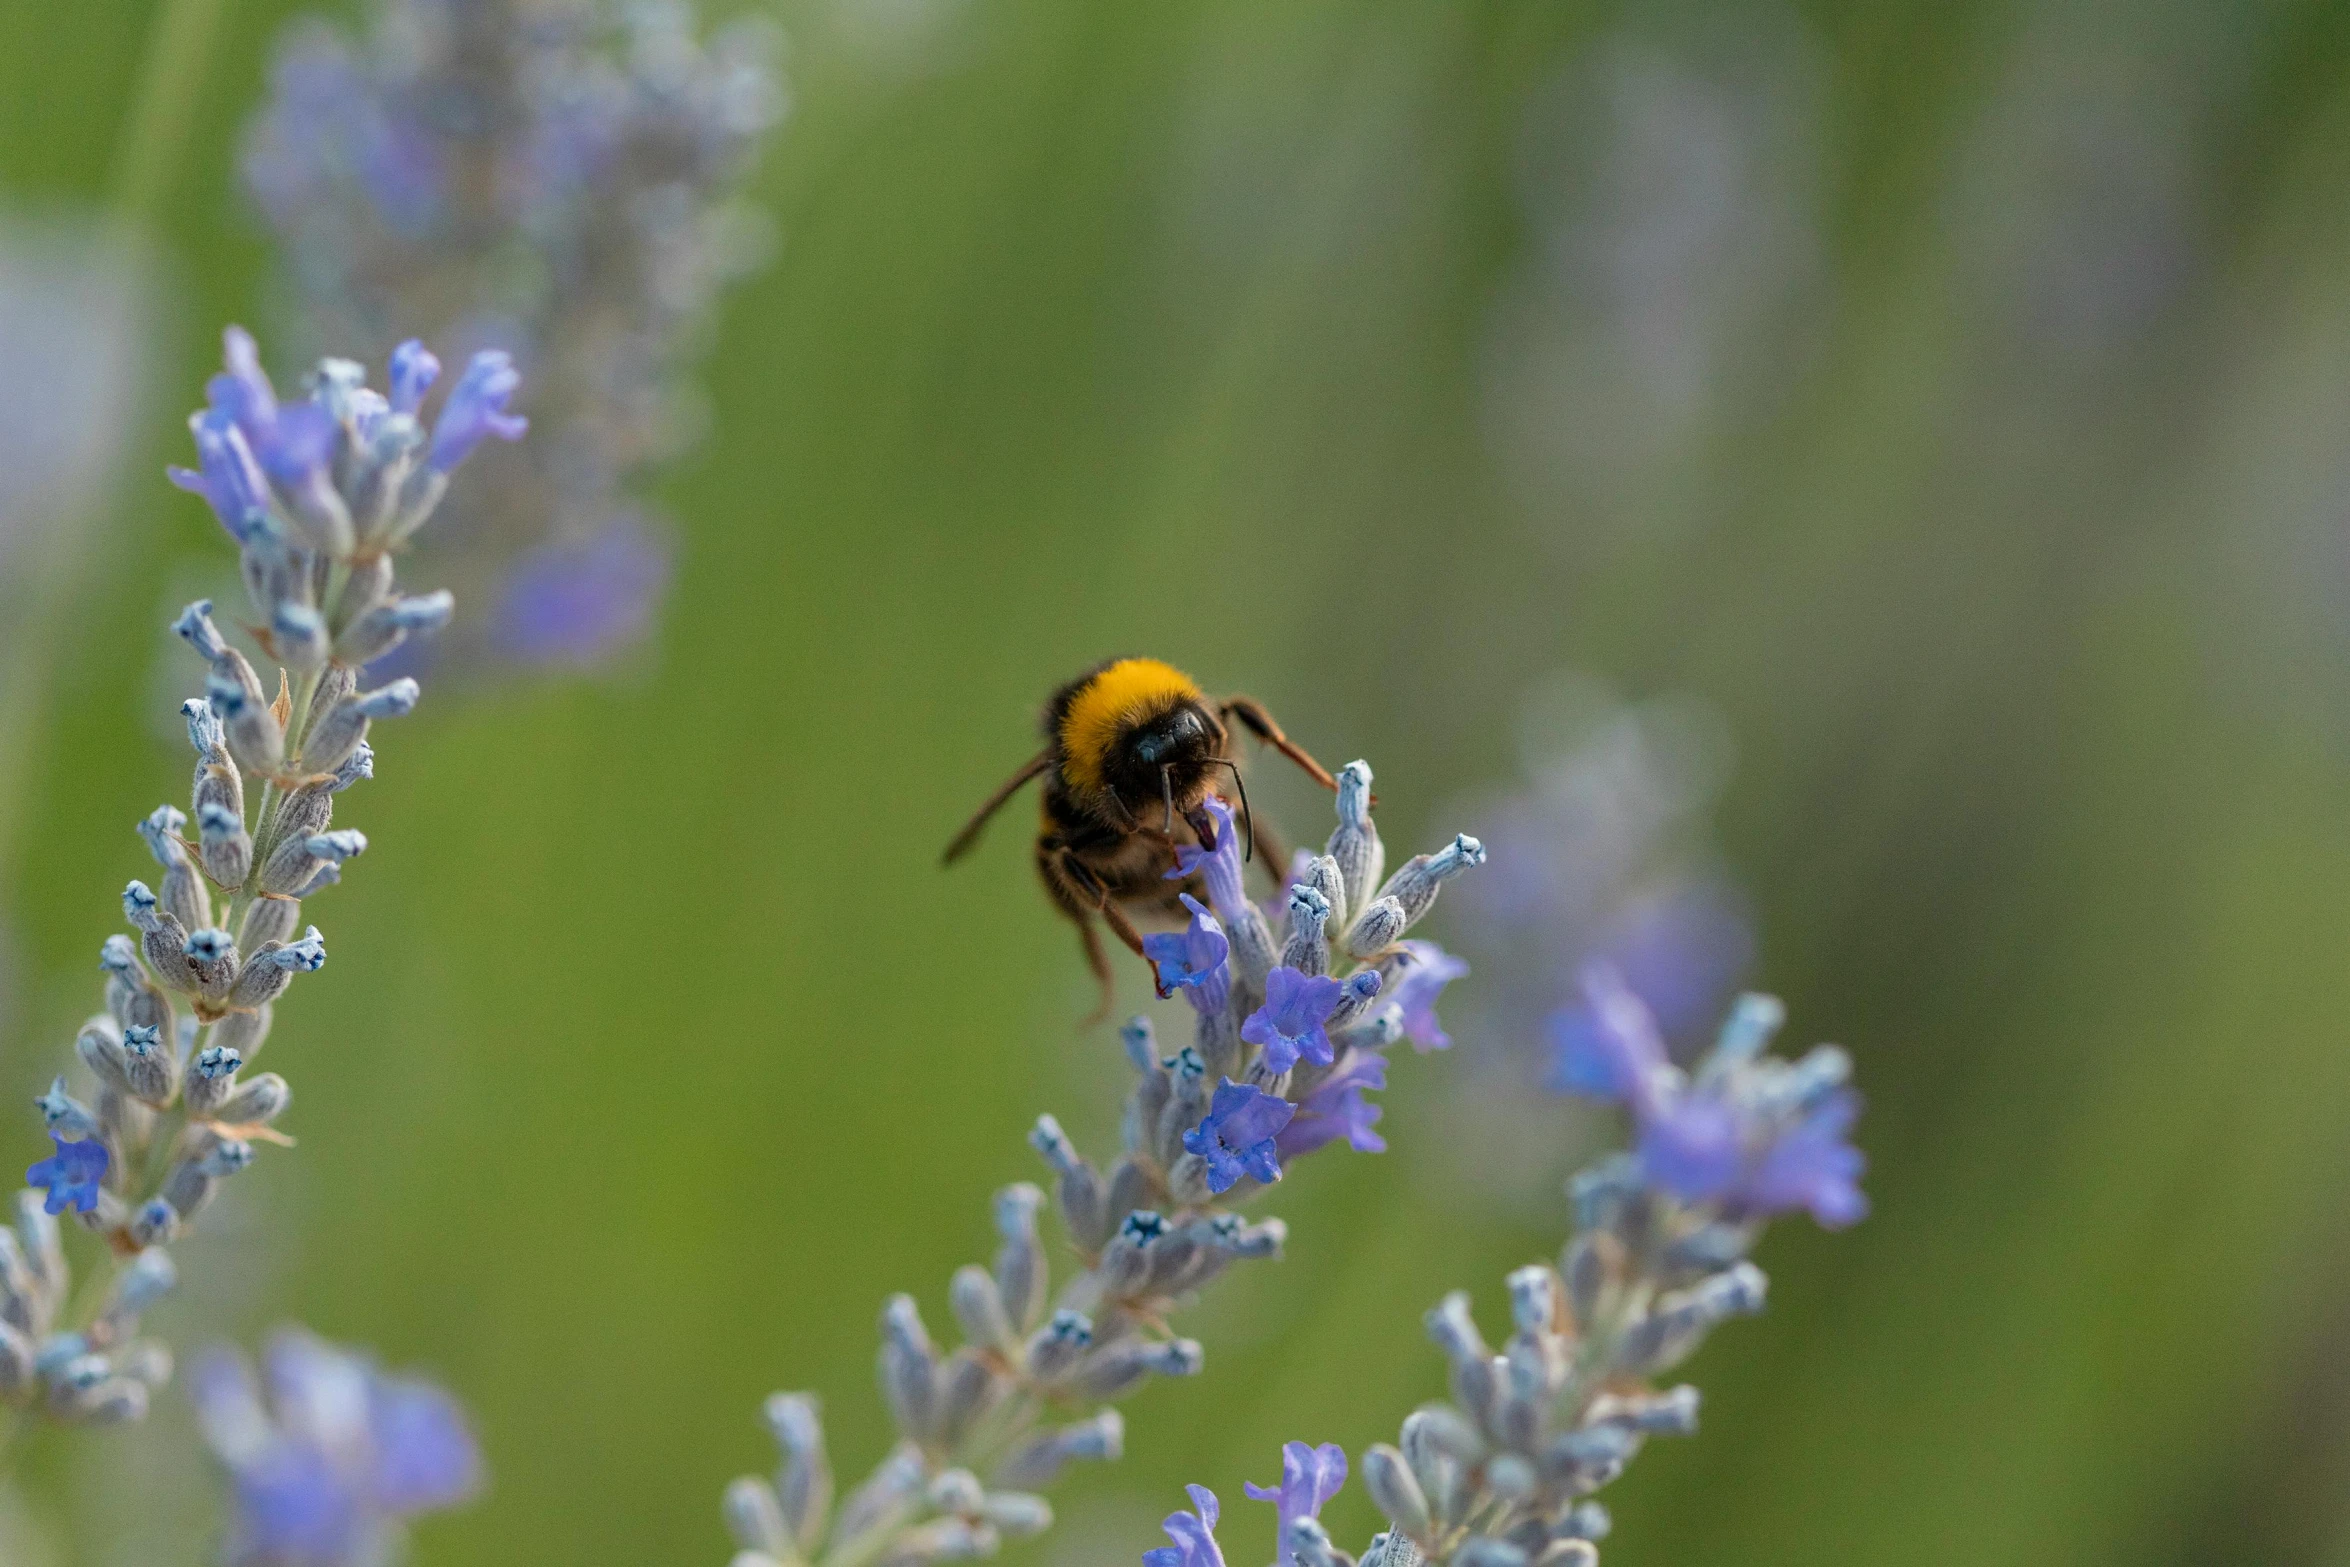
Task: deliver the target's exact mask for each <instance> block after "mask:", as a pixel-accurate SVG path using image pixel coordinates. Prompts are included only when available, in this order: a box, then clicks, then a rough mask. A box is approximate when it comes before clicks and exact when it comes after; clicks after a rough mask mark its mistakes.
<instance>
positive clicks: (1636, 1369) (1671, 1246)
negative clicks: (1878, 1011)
mask: <svg viewBox="0 0 2350 1567" xmlns="http://www.w3.org/2000/svg"><path fill="white" fill-rule="evenodd" d="M1586 985H1587V989H1588V993H1589V1001H1590V1007H1591V1012H1592V1015H1593V1016H1594V1017H1595V1018H1596V1019H1597V1023H1596V1026H1594V1027H1592V1028H1590V1029H1585V1030H1579V1031H1576V1032H1574V1033H1571V1034H1568V1035H1565V1036H1563V1037H1562V1038H1561V1039H1560V1041H1559V1053H1560V1060H1559V1063H1558V1064H1559V1075H1560V1077H1561V1080H1562V1081H1564V1082H1565V1083H1567V1084H1568V1085H1569V1086H1571V1087H1572V1089H1573V1090H1574V1091H1575V1092H1578V1093H1581V1094H1585V1095H1588V1096H1590V1097H1594V1098H1599V1099H1604V1100H1609V1101H1612V1102H1615V1103H1618V1104H1622V1105H1624V1106H1625V1107H1627V1108H1628V1109H1629V1110H1630V1111H1631V1115H1632V1121H1633V1126H1634V1134H1635V1135H1634V1142H1633V1147H1632V1150H1631V1151H1630V1152H1628V1153H1624V1154H1620V1155H1617V1156H1615V1157H1613V1158H1610V1159H1607V1160H1604V1161H1602V1162H1601V1163H1600V1164H1598V1165H1596V1166H1594V1167H1593V1168H1591V1169H1589V1170H1586V1171H1585V1172H1584V1173H1583V1174H1582V1175H1580V1176H1578V1177H1576V1179H1575V1181H1574V1183H1573V1185H1572V1187H1571V1191H1572V1193H1573V1196H1574V1201H1575V1218H1576V1234H1575V1237H1574V1239H1573V1240H1571V1241H1570V1242H1568V1244H1567V1247H1566V1250H1565V1252H1564V1253H1563V1254H1562V1256H1561V1257H1560V1259H1559V1262H1558V1265H1557V1266H1555V1267H1553V1266H1550V1265H1547V1264H1539V1263H1538V1264H1535V1265H1534V1266H1531V1267H1526V1268H1520V1269H1519V1270H1518V1271H1517V1272H1515V1273H1513V1274H1511V1275H1510V1278H1509V1290H1510V1316H1511V1321H1512V1325H1513V1331H1512V1333H1511V1335H1510V1337H1509V1338H1508V1339H1507V1340H1506V1341H1504V1343H1503V1344H1502V1345H1501V1347H1500V1348H1499V1349H1498V1350H1496V1349H1494V1348H1492V1347H1490V1346H1489V1345H1488V1344H1487V1343H1486V1342H1485V1339H1484V1336H1483V1335H1482V1334H1481V1333H1480V1332H1479V1330H1478V1327H1477V1323H1476V1321H1475V1319H1474V1318H1473V1317H1472V1316H1471V1315H1470V1310H1469V1297H1468V1296H1467V1295H1466V1294H1465V1293H1458V1294H1454V1295H1451V1296H1448V1297H1446V1299H1445V1300H1444V1302H1443V1303H1442V1304H1441V1305H1439V1306H1438V1307H1437V1308H1436V1309H1435V1310H1434V1311H1431V1312H1430V1313H1429V1314H1428V1319H1427V1320H1428V1332H1429V1336H1430V1337H1431V1338H1433V1339H1434V1340H1435V1341H1436V1343H1437V1346H1438V1347H1439V1348H1440V1349H1442V1350H1443V1351H1444V1354H1445V1358H1446V1359H1447V1360H1449V1361H1450V1362H1451V1365H1452V1378H1451V1380H1452V1399H1451V1401H1450V1402H1448V1403H1437V1404H1430V1405H1428V1406H1426V1407H1425V1408H1422V1409H1420V1410H1417V1411H1415V1412H1414V1413H1413V1414H1412V1415H1411V1416H1410V1417H1409V1418H1407V1419H1406V1420H1405V1421H1404V1423H1403V1430H1402V1432H1401V1435H1400V1437H1399V1440H1398V1442H1397V1443H1396V1444H1395V1445H1393V1446H1389V1445H1386V1444H1378V1445H1374V1446H1373V1447H1371V1448H1370V1449H1369V1450H1368V1451H1366V1452H1365V1453H1364V1455H1363V1461H1362V1475H1363V1483H1364V1486H1365V1488H1366V1489H1367V1490H1369V1492H1370V1493H1371V1499H1372V1501H1373V1502H1374V1503H1375V1504H1377V1506H1378V1508H1379V1510H1380V1511H1381V1512H1382V1513H1384V1514H1385V1515H1386V1516H1387V1517H1388V1519H1389V1520H1390V1527H1389V1528H1388V1529H1387V1531H1386V1532H1384V1533H1382V1534H1380V1535H1378V1536H1376V1537H1375V1538H1374V1539H1373V1540H1372V1541H1371V1544H1370V1547H1369V1548H1368V1549H1367V1550H1366V1551H1365V1552H1364V1554H1363V1557H1362V1560H1361V1563H1360V1567H1418V1564H1420V1563H1422V1562H1428V1563H1443V1564H1450V1567H1594V1564H1596V1563H1597V1562H1598V1560H1599V1547H1598V1545H1597V1544H1596V1542H1597V1541H1598V1540H1599V1539H1601V1538H1602V1537H1604V1536H1605V1535H1606V1534H1607V1532H1608V1523H1609V1520H1608V1514H1607V1509H1606V1508H1604V1507H1602V1506H1601V1505H1600V1504H1599V1503H1598V1502H1596V1501H1593V1500H1591V1499H1590V1498H1591V1496H1592V1493H1594V1492H1596V1491H1598V1490H1599V1489H1600V1488H1601V1487H1602V1486H1605V1485H1607V1484H1608V1483H1609V1482H1610V1481H1612V1480H1614V1479H1615V1478H1616V1477H1617V1476H1618V1475H1620V1474H1621V1473H1623V1470H1624V1466H1625V1465H1626V1464H1628V1463H1629V1462H1631V1460H1632V1459H1633V1457H1634V1456H1636V1455H1637V1454H1638V1453H1639V1451H1640V1447H1641V1444H1642V1443H1643V1442H1645V1441H1646V1440H1647V1439H1648V1438H1649V1437H1651V1436H1686V1435H1689V1434H1691V1433H1692V1432H1694V1431H1695V1430H1696V1429H1697V1409H1698V1395H1697V1389H1696V1388H1694V1387H1690V1386H1687V1385H1682V1386H1677V1387H1672V1388H1666V1389H1662V1390H1659V1389H1658V1388H1657V1387H1656V1386H1655V1385H1654V1380H1653V1379H1654V1378H1655V1377H1657V1376H1658V1375H1659V1374H1661V1373H1663V1372H1666V1371H1670V1370H1671V1369H1672V1368H1673V1367H1675V1366H1677V1365H1679V1364H1680V1363H1681V1362H1682V1361H1684V1360H1686V1359H1687V1358H1688V1357H1689V1356H1690V1355H1692V1354H1694V1353H1695V1352H1696V1350H1697V1347H1698V1345H1699V1344H1701V1343H1702V1342H1703V1341H1704V1339H1705V1337H1706V1335H1707V1334H1708V1333H1709V1332H1710V1331H1711V1330H1712V1329H1713V1328H1714V1327H1715V1326H1716V1325H1717V1324H1719V1323H1721V1322H1723V1321H1726V1320H1727V1319H1729V1318H1731V1317H1735V1316H1746V1315H1751V1314H1753V1313H1755V1312H1758V1311H1760V1310H1762V1307H1763V1296H1764V1290H1765V1282H1766V1281H1765V1280H1764V1277H1763V1273H1762V1270H1761V1269H1759V1268H1757V1267H1756V1266H1755V1265H1754V1264H1753V1263H1751V1262H1749V1261H1747V1260H1746V1258H1747V1253H1748V1252H1749V1251H1751V1250H1752V1249H1753V1246H1754V1244H1755V1242H1756V1241H1757V1240H1758V1239H1759V1238H1760V1236H1761V1234H1762V1231H1763V1227H1764V1225H1765V1224H1766V1223H1767V1221H1768V1220H1769V1219H1770V1218H1771V1217H1772V1216H1774V1215H1776V1214H1782V1213H1788V1212H1793V1211H1797V1210H1806V1211H1809V1212H1810V1213H1811V1215H1812V1216H1813V1217H1814V1218H1815V1219H1817V1220H1818V1221H1819V1222H1820V1223H1821V1224H1824V1225H1827V1226H1829V1227H1831V1228H1838V1227H1841V1226H1843V1225H1847V1224H1851V1223H1854V1222H1856V1221H1857V1220H1858V1219H1860V1218H1861V1217H1862V1215H1863V1214H1864V1213H1866V1211H1867V1202H1866V1200H1865V1199H1864V1198H1863V1197H1862V1196H1861V1194H1860V1189H1859V1186H1858V1185H1857V1182H1858V1179H1859V1176H1860V1172H1861V1166H1862V1159H1861V1155H1860V1152H1859V1151H1858V1150H1857V1149H1855V1148H1854V1147H1852V1146H1851V1144H1850V1143H1848V1142H1847V1141H1846V1140H1845V1139H1846V1136H1847V1134H1848V1133H1849V1132H1850V1131H1851V1129H1852V1123H1853V1119H1854V1117H1855V1116H1856V1115H1857V1114H1858V1111H1859V1101H1858V1100H1857V1099H1856V1098H1855V1097H1854V1095H1853V1094H1852V1092H1851V1090H1849V1089H1848V1088H1846V1087H1845V1080H1846V1078H1847V1077H1848V1076H1849V1074H1850V1070H1851V1063H1850V1061H1849V1060H1848V1059H1847V1058H1846V1056H1845V1054H1844V1052H1843V1051H1841V1050H1838V1049H1836V1048H1835V1047H1834V1046H1832V1045H1822V1046H1820V1047H1818V1048H1817V1049H1815V1050H1813V1051H1811V1052H1810V1053H1809V1054H1807V1055H1805V1056H1804V1057H1802V1058H1801V1059H1800V1060H1796V1061H1783V1060H1777V1059H1774V1058H1771V1057H1769V1056H1766V1055H1764V1054H1763V1051H1764V1048H1765V1047H1766V1046H1767V1045H1768V1044H1769V1043H1770V1040H1771V1036H1772V1035H1773V1034H1774V1033H1776V1032H1777V1030H1778V1027H1779V1023H1780V1020H1781V1017H1782V1011H1781V1008H1780V1006H1779V1003H1778V1002H1776V1001H1775V1000H1773V999H1771V998H1770V997H1768V996H1747V997H1745V998H1744V999H1743V1000H1741V1001H1740V1002H1739V1003H1738V1005H1737V1007H1736V1009H1735V1010H1734V1011H1733V1012H1732V1014H1731V1016H1730V1020H1729V1022H1728V1023H1727V1024H1726V1025H1725V1026H1724V1028H1723V1029H1722V1033H1721V1037H1720V1039H1719V1040H1718V1041H1717V1042H1716V1044H1715V1045H1714V1048H1713V1049H1712V1050H1711V1051H1710V1052H1708V1053H1707V1054H1706V1056H1705V1057H1704V1058H1703V1059H1702V1060H1701V1061H1699V1062H1698V1064H1697V1065H1696V1067H1695V1068H1694V1070H1692V1071H1689V1072H1683V1071H1682V1070H1680V1069H1679V1068H1677V1067H1675V1066H1673V1065H1672V1064H1671V1063H1670V1062H1669V1061H1668V1060H1667V1059H1666V1056H1665V1049H1664V1041H1663V1038H1662V1036H1661V1035H1660V1034H1659V1033H1658V1030H1657V1026H1656V1020H1655V1018H1654V1017H1653V1016H1651V1015H1650V1013H1649V1011H1648V1008H1647V1007H1646V1006H1645V1005H1644V1004H1643V1003H1642V1002H1641V1000H1640V998H1639V997H1638V996H1636V995H1634V994H1633V993H1632V992H1631V991H1630V990H1629V989H1628V988H1626V987H1625V985H1624V984H1623V982H1622V980H1621V979H1620V978H1618V977H1617V976H1616V975H1615V974H1614V973H1613V972H1612V971H1610V970H1608V969H1606V968H1604V967H1599V968H1594V969H1593V970H1592V971H1591V972H1590V973H1589V974H1588V976H1587V979H1586ZM1314 1453H1315V1450H1313V1449H1308V1448H1306V1447H1305V1445H1304V1444H1303V1443H1292V1444H1291V1445H1290V1459H1289V1462H1288V1463H1287V1464H1285V1466H1284V1480H1285V1482H1288V1481H1290V1480H1291V1477H1292V1473H1293V1472H1296V1473H1299V1474H1302V1473H1305V1472H1306V1468H1307V1466H1306V1463H1305V1460H1306V1458H1307V1456H1308V1455H1312V1454H1314ZM1322 1453H1323V1454H1324V1455H1327V1456H1317V1457H1316V1461H1315V1463H1314V1465H1313V1466H1312V1472H1313V1473H1315V1474H1317V1475H1322V1476H1331V1475H1334V1476H1335V1477H1336V1479H1334V1480H1331V1481H1329V1483H1327V1484H1322V1483H1316V1484H1315V1485H1313V1486H1311V1487H1303V1486H1298V1485H1293V1484H1289V1483H1285V1484H1284V1486H1283V1487H1282V1501H1283V1506H1282V1518H1281V1526H1282V1536H1281V1563H1282V1567H1292V1564H1294V1567H1357V1564H1356V1560H1355V1558H1354V1557H1352V1556H1350V1555H1348V1554H1347V1553H1346V1552H1344V1551H1341V1550H1339V1549H1338V1548H1337V1547H1336V1546H1335V1545H1333V1544H1332V1542H1331V1539H1330V1536H1329V1534H1328V1533H1327V1532H1326V1531H1325V1530H1324V1529H1323V1528H1322V1526H1321V1524H1320V1523H1319V1522H1318V1521H1317V1518H1316V1516H1315V1515H1316V1513H1318V1511H1319V1509H1320V1506H1321V1504H1322V1502H1323V1501H1325V1500H1327V1497H1328V1494H1329V1493H1330V1492H1333V1491H1335V1490H1336V1489H1337V1484H1338V1481H1342V1480H1343V1479H1344V1477H1345V1474H1346V1464H1345V1457H1344V1455H1343V1454H1341V1453H1338V1452H1337V1450H1336V1449H1335V1448H1330V1449H1324V1450H1322ZM1191 1493H1192V1498H1193V1500H1194V1502H1195V1503H1196V1504H1197V1505H1198V1510H1197V1512H1195V1513H1177V1514H1175V1515H1174V1516H1172V1517H1170V1518H1169V1519H1168V1520H1167V1523H1166V1528H1167V1533H1168V1536H1169V1538H1171V1539H1172V1540H1174V1542H1175V1544H1174V1545H1173V1546H1172V1547H1162V1548H1161V1549H1158V1550H1155V1551H1151V1552H1148V1553H1146V1554H1145V1555H1144V1556H1143V1561H1144V1563H1145V1564H1146V1567H1223V1553H1222V1551H1221V1549H1220V1548H1219V1547H1218V1545H1217V1543H1216V1540H1215V1537H1214V1533H1213V1528H1214V1524H1215V1521H1216V1499H1215V1496H1214V1494H1213V1493H1211V1492H1209V1491H1207V1490H1206V1489H1205V1488H1203V1487H1200V1486H1193V1487H1192V1488H1191ZM1250 1494H1251V1495H1268V1494H1271V1493H1267V1492H1263V1491H1260V1490H1259V1489H1258V1488H1256V1487H1253V1486H1252V1487H1251V1488H1250ZM1308 1503H1310V1504H1311V1505H1307V1504H1308Z"/></svg>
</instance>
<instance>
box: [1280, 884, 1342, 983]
mask: <svg viewBox="0 0 2350 1567" xmlns="http://www.w3.org/2000/svg"><path fill="white" fill-rule="evenodd" d="M1329 919H1330V900H1329V898H1327V897H1326V896H1324V895H1323V894H1322V893H1320V892H1317V891H1316V890H1314V889H1313V888H1312V887H1310V886H1308V885H1306V884H1305V883H1303V882H1300V883H1298V884H1297V885H1296V886H1294V887H1292V888H1290V889H1289V940H1288V942H1287V943H1286V944H1285V945H1283V947H1282V949H1281V961H1282V963H1283V964H1284V965H1286V966H1287V967H1290V968H1293V969H1296V970H1297V971H1298V972H1300V973H1302V974H1315V975H1319V974H1327V973H1329V972H1330V943H1329V941H1328V940H1327V939H1326V938H1325V937H1324V936H1323V934H1322V927H1323V926H1324V925H1325V924H1327V923H1328V922H1329Z"/></svg>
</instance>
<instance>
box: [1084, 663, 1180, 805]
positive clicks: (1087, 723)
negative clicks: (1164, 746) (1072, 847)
mask: <svg viewBox="0 0 2350 1567" xmlns="http://www.w3.org/2000/svg"><path fill="white" fill-rule="evenodd" d="M1198 700H1200V691H1199V687H1198V686H1196V685H1194V684H1192V681H1191V677H1190V676H1189V675H1187V674H1185V673H1184V672H1183V671H1182V670H1180V669H1177V668H1176V667H1175V666H1173V665H1172V664H1162V663H1160V662H1159V661H1158V660H1157V659H1155V658H1122V659H1120V660H1118V662H1116V663H1115V664H1112V665H1111V666H1110V667H1109V668H1107V669H1105V670H1103V671H1102V672H1101V673H1100V674H1098V675H1096V676H1094V677H1093V678H1092V679H1091V680H1088V681H1087V682H1086V683H1085V685H1084V687H1083V688H1082V689H1081V690H1079V691H1078V693H1077V695H1076V696H1074V697H1072V698H1071V699H1070V702H1069V709H1068V711H1067V712H1066V713H1064V714H1063V715H1062V716H1061V771H1062V774H1063V775H1064V776H1065V777H1067V779H1068V780H1069V782H1070V783H1071V784H1073V785H1075V786H1076V787H1077V788H1080V789H1099V788H1100V787H1101V786H1102V763H1103V761H1104V760H1105V759H1106V758H1107V757H1108V756H1109V754H1110V747H1111V746H1113V745H1115V744H1117V742H1118V736H1119V735H1120V733H1122V732H1123V731H1125V730H1128V729H1131V728H1132V727H1134V726H1135V725H1136V724H1146V723H1149V722H1150V721H1151V720H1152V719H1154V718H1158V717H1161V716H1162V715H1164V714H1166V713H1168V712H1171V711H1173V710H1174V708H1175V707H1176V705H1177V704H1178V703H1181V702H1185V701H1198Z"/></svg>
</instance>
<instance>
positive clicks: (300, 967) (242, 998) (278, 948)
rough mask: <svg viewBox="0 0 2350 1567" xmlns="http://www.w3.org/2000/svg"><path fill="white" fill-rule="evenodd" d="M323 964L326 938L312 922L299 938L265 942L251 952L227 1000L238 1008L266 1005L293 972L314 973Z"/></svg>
mask: <svg viewBox="0 0 2350 1567" xmlns="http://www.w3.org/2000/svg"><path fill="white" fill-rule="evenodd" d="M325 966H326V941H325V938H323V937H322V936H320V935H319V934H318V927H317V926H315V925H313V926H311V927H310V928H309V930H307V931H305V932H304V933H303V935H302V939H301V940H300V941H291V942H276V941H273V942H268V943H266V944H264V945H263V946H262V948H261V950H260V951H258V952H256V953H254V954H253V958H252V961H251V962H249V963H247V964H246V965H245V968H244V972H243V973H241V974H239V975H238V976H237V982H236V984H235V986H234V987H233V988H232V989H231V990H230V991H229V995H228V1004H229V1005H230V1006H232V1007H237V1008H253V1007H261V1006H266V1005H268V1004H269V1003H270V1002H272V1001H275V1000H276V999H277V998H278V996H279V994H280V993H282V992H283V991H284V990H285V988H286V986H287V984H288V983H290V982H291V981H292V979H293V977H294V976H295V975H296V974H314V973H316V972H317V971H318V970H319V969H321V968H323V967H325Z"/></svg>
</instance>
